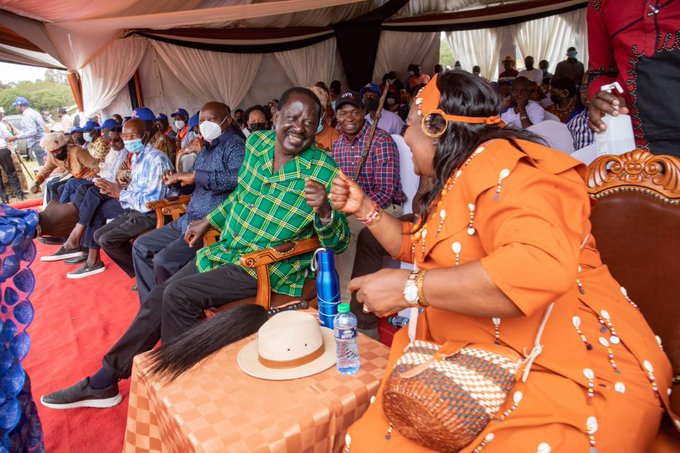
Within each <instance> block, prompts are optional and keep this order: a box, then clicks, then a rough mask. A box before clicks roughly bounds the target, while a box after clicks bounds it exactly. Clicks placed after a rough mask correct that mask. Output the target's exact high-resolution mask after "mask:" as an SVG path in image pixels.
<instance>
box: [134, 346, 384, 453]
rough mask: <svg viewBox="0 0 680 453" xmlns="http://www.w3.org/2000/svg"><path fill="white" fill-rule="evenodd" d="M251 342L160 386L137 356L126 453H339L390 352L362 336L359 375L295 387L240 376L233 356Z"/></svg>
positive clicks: (325, 377) (329, 373)
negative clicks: (347, 432) (347, 431)
mask: <svg viewBox="0 0 680 453" xmlns="http://www.w3.org/2000/svg"><path fill="white" fill-rule="evenodd" d="M254 338H255V337H254V336H251V337H250V338H247V339H245V340H242V341H239V342H237V343H234V344H233V345H231V346H229V347H226V348H224V349H222V350H220V351H218V352H217V353H216V354H214V355H213V356H211V357H208V358H207V359H205V360H204V361H203V362H201V363H200V364H199V365H197V366H196V367H194V368H193V369H191V370H189V371H188V372H187V373H185V374H184V375H182V376H180V377H179V378H178V379H176V380H175V381H174V382H172V383H170V384H167V383H165V384H164V383H161V382H159V381H157V380H156V379H154V378H152V377H150V376H149V375H148V374H147V370H146V365H147V364H146V354H142V355H139V356H137V357H135V361H134V368H133V371H132V382H131V384H130V402H129V408H128V420H127V428H126V433H125V446H124V450H125V452H127V453H133V452H135V453H137V452H149V451H152V452H161V451H163V452H262V453H264V452H271V453H275V452H276V453H278V452H295V453H300V452H338V451H340V450H341V448H342V445H343V443H344V434H345V431H346V430H347V428H348V427H349V426H350V425H351V424H352V423H353V422H354V421H355V420H357V419H358V418H359V417H360V416H361V415H362V414H363V413H364V412H365V411H366V408H367V407H368V404H369V400H370V398H371V396H373V395H375V394H376V392H377V391H378V387H379V385H380V380H381V379H382V376H383V373H384V371H385V366H386V364H387V358H388V355H389V349H388V348H387V347H386V346H385V345H383V344H381V343H378V342H377V341H374V340H372V339H370V338H368V337H366V336H364V335H361V334H360V335H359V352H360V354H361V370H360V371H359V372H358V373H356V374H355V375H353V376H343V375H341V374H340V373H338V372H337V370H336V368H335V367H332V368H330V369H328V370H326V371H324V372H323V373H319V374H317V375H314V376H309V377H306V378H303V379H297V380H292V381H265V380H261V379H256V378H254V377H251V376H248V375H246V374H245V373H243V372H242V371H241V370H240V368H239V367H238V365H237V364H236V355H237V353H238V351H239V350H240V349H241V348H242V347H243V346H244V345H245V344H246V343H247V342H249V341H252V340H253V339H254Z"/></svg>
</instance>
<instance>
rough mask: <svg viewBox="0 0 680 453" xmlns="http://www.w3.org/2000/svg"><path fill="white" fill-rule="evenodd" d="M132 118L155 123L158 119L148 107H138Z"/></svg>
mask: <svg viewBox="0 0 680 453" xmlns="http://www.w3.org/2000/svg"><path fill="white" fill-rule="evenodd" d="M132 117H133V118H139V119H140V120H142V121H153V120H155V119H156V115H154V114H153V111H151V109H150V108H148V107H137V108H136V109H135V110H134V111H133V112H132Z"/></svg>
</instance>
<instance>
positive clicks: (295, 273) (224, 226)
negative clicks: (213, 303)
mask: <svg viewBox="0 0 680 453" xmlns="http://www.w3.org/2000/svg"><path fill="white" fill-rule="evenodd" d="M275 141H276V133H275V132H274V131H261V132H254V133H252V134H251V135H250V136H249V137H248V140H247V142H246V155H245V159H244V161H243V166H241V169H240V170H239V175H238V186H237V187H236V190H234V192H232V194H231V195H230V196H229V198H227V199H226V200H225V201H224V202H223V203H222V204H221V205H220V206H219V207H218V208H217V209H215V210H214V211H213V212H211V213H210V214H208V216H207V219H208V221H209V222H210V223H211V224H212V226H214V227H215V228H217V229H218V230H220V232H221V234H220V240H219V241H218V242H216V243H215V244H213V245H211V246H210V247H203V248H202V249H200V250H199V251H198V253H197V254H196V266H197V267H198V270H199V272H207V271H210V270H212V269H215V268H217V267H219V266H222V265H224V264H227V263H230V264H238V263H239V259H240V257H241V255H243V254H245V253H250V252H254V251H257V250H262V249H265V248H268V247H271V246H274V245H276V244H280V243H282V242H286V241H290V240H295V239H306V238H309V237H312V236H314V235H317V236H318V237H319V241H320V242H321V245H322V247H328V248H332V249H334V250H335V252H336V253H342V252H343V251H344V250H345V249H346V248H347V244H348V242H349V226H348V224H347V219H346V218H345V216H344V214H341V213H339V212H334V213H333V220H332V221H331V222H330V223H329V224H328V225H326V226H322V225H321V222H320V220H319V217H318V216H317V215H315V214H314V211H313V210H312V208H311V207H309V206H307V203H306V201H305V193H304V191H305V179H306V178H309V179H311V180H313V181H316V182H318V183H320V184H323V185H324V186H326V190H327V191H328V190H329V189H330V185H331V181H332V180H333V178H334V177H335V175H336V174H337V172H338V168H339V167H338V164H336V163H335V161H334V160H333V159H332V158H331V157H329V156H328V155H327V154H326V153H325V152H323V151H322V150H320V149H319V148H317V147H316V145H312V146H310V147H309V148H307V149H306V150H304V151H303V152H302V153H300V155H298V156H297V157H295V158H294V159H292V160H291V161H289V162H288V163H286V165H285V166H283V168H281V169H279V171H278V172H277V173H275V174H272V167H273V163H274V144H275ZM311 260H312V254H311V253H307V254H304V255H300V256H295V257H291V258H288V259H284V260H282V261H279V262H277V263H273V264H270V265H269V275H270V279H271V286H272V290H273V291H274V292H277V293H279V294H288V295H291V296H300V295H301V294H302V286H303V284H304V279H305V274H306V269H307V267H308V266H309V264H310V263H311ZM246 271H247V272H248V273H249V274H250V275H252V276H253V277H255V271H254V270H253V269H246Z"/></svg>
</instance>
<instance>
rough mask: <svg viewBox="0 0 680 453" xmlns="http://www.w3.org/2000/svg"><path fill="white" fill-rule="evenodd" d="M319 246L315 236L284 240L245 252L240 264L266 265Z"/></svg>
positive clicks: (249, 265)
mask: <svg viewBox="0 0 680 453" xmlns="http://www.w3.org/2000/svg"><path fill="white" fill-rule="evenodd" d="M320 246H321V243H320V242H319V238H317V237H316V236H314V237H311V238H308V239H301V240H299V241H290V242H284V243H283V244H278V245H275V246H273V247H269V248H266V249H263V250H258V251H257V252H251V253H246V254H245V255H241V260H240V262H241V266H243V267H250V268H254V267H258V266H266V265H267V264H271V263H275V262H276V261H281V260H282V259H285V258H290V257H291V256H297V255H302V254H303V253H308V252H313V251H314V250H316V249H318V248H319V247H320Z"/></svg>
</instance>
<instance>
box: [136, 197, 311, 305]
mask: <svg viewBox="0 0 680 453" xmlns="http://www.w3.org/2000/svg"><path fill="white" fill-rule="evenodd" d="M190 199H191V197H190V196H189V195H181V196H179V197H169V198H166V199H163V200H159V201H153V202H149V203H147V207H148V208H149V209H154V210H155V211H156V228H162V227H163V226H164V225H165V222H166V218H168V217H169V218H171V219H172V220H177V219H179V218H180V216H182V214H184V213H185V212H186V210H187V206H188V205H189V200H190ZM219 237H220V233H219V231H217V230H215V229H213V228H211V229H210V230H208V232H207V233H206V235H205V236H204V237H203V245H205V246H210V245H212V244H214V243H215V242H217V240H218V239H219ZM320 246H321V245H320V243H319V239H318V238H317V237H312V238H308V239H301V240H299V241H289V242H284V243H282V244H278V245H275V246H273V247H270V248H266V249H263V250H258V251H256V252H252V253H247V254H245V255H242V256H241V259H240V264H241V266H243V267H247V268H251V269H255V274H256V275H257V295H256V296H255V297H250V298H248V299H242V300H239V301H236V302H232V303H229V304H226V305H224V306H222V307H219V308H211V309H208V310H206V311H205V316H206V317H211V316H214V315H215V314H216V313H218V312H220V311H223V310H226V309H229V308H232V307H234V306H236V305H243V304H259V305H262V306H263V307H264V308H266V309H269V308H270V307H278V306H280V305H283V304H285V303H288V302H290V301H292V300H295V299H300V298H302V299H304V300H306V301H308V302H310V304H311V305H314V304H315V302H316V282H315V281H314V279H307V280H306V281H305V285H304V287H303V289H302V296H301V297H300V298H295V297H292V296H285V295H283V294H276V293H272V290H271V283H270V280H269V265H270V264H272V263H275V262H276V261H281V260H283V259H286V258H290V257H293V256H298V255H302V254H304V253H309V252H313V251H314V250H316V249H317V248H319V247H320Z"/></svg>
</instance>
